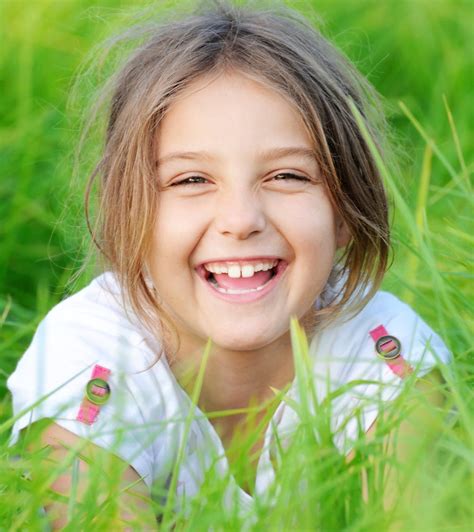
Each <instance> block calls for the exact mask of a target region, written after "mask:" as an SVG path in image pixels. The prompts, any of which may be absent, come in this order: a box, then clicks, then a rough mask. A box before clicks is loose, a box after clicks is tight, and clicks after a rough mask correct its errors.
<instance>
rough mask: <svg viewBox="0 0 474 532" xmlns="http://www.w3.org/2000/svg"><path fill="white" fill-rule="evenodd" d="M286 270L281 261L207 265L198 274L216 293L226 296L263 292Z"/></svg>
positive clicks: (199, 269)
mask: <svg viewBox="0 0 474 532" xmlns="http://www.w3.org/2000/svg"><path fill="white" fill-rule="evenodd" d="M285 268H286V262H285V261H283V260H281V259H269V260H268V259H267V260H261V261H258V260H257V261H252V262H247V261H242V262H237V261H236V262H232V261H230V262H222V263H212V262H211V263H207V264H204V265H202V266H200V267H199V268H198V273H199V274H200V276H201V277H203V278H204V280H205V281H206V282H207V283H208V284H209V285H210V286H211V287H212V288H213V289H214V290H215V291H217V292H219V293H220V294H226V295H239V294H251V293H253V292H260V291H262V290H264V289H265V288H266V287H267V285H269V284H270V283H271V281H272V280H273V279H274V278H275V276H276V275H277V274H278V273H281V272H282V271H283V269H285Z"/></svg>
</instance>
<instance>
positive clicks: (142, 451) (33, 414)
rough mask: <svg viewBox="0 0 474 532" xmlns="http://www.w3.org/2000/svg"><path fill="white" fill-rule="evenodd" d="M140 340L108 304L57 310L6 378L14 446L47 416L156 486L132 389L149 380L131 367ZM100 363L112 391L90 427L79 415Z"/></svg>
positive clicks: (139, 350)
mask: <svg viewBox="0 0 474 532" xmlns="http://www.w3.org/2000/svg"><path fill="white" fill-rule="evenodd" d="M72 297H75V296H72ZM135 340H136V338H135V337H134V336H133V335H131V334H130V333H129V332H127V326H126V324H125V325H124V323H123V322H120V320H117V317H116V315H114V314H113V312H112V313H111V312H110V309H108V310H104V309H103V308H100V307H97V305H96V306H94V305H92V306H91V305H89V306H86V307H84V305H77V304H73V303H70V302H69V301H67V300H66V301H65V302H63V303H60V304H59V305H58V306H57V307H55V308H54V309H53V310H52V311H51V312H50V313H49V314H48V315H47V317H46V318H45V319H44V320H43V322H42V323H41V324H40V326H39V327H38V329H37V331H36V333H35V335H34V338H33V340H32V343H31V345H30V346H29V348H28V349H27V351H26V352H25V353H24V355H23V357H22V358H21V359H20V361H19V363H18V365H17V368H16V370H15V371H14V373H13V374H12V375H11V376H10V378H9V379H8V383H7V385H8V388H9V389H10V391H11V394H12V399H13V413H14V416H15V418H16V420H15V423H14V425H13V429H12V435H11V444H13V443H15V442H16V440H17V439H18V436H19V433H20V431H21V430H22V429H24V428H25V427H27V426H28V425H30V424H32V423H34V422H35V421H37V420H40V419H43V418H49V419H51V420H54V422H55V423H57V424H58V425H60V426H61V427H63V428H65V429H67V430H68V431H70V432H72V433H74V434H75V435H77V436H79V437H81V438H85V439H88V440H90V441H92V442H93V443H94V444H96V445H98V446H99V447H102V448H104V449H106V450H107V451H110V452H112V453H114V454H115V455H117V456H119V457H120V458H121V459H122V460H124V461H125V462H126V463H128V464H130V465H131V466H132V467H133V468H134V469H135V470H136V471H137V473H138V474H139V475H140V476H141V477H142V478H143V479H144V481H145V482H146V483H147V484H148V485H151V482H152V477H153V449H152V440H153V438H152V437H150V434H149V432H144V431H145V430H146V427H147V426H148V431H149V425H147V423H146V420H145V419H144V416H143V412H142V410H141V409H140V407H139V405H138V404H137V401H136V399H135V394H134V389H137V388H141V389H146V387H147V386H148V387H149V386H150V382H149V380H148V379H149V375H147V373H146V372H144V373H140V372H134V371H132V370H131V368H130V360H135V361H136V360H137V359H139V358H141V359H143V357H144V353H143V352H142V347H141V345H140V343H137V342H136V341H135ZM96 364H99V365H101V366H103V367H105V368H107V369H109V370H110V371H111V374H110V377H109V379H108V384H109V386H110V390H111V393H110V397H109V399H108V401H107V402H106V403H105V404H104V405H102V406H101V407H100V412H99V415H98V418H97V420H96V421H95V422H94V423H92V424H91V425H88V424H86V423H84V422H81V421H78V420H77V419H76V417H77V415H78V412H79V408H80V405H81V402H82V400H83V398H84V396H85V390H86V385H87V383H88V381H89V380H90V379H91V376H92V371H93V368H94V366H95V365H96ZM144 427H145V428H144Z"/></svg>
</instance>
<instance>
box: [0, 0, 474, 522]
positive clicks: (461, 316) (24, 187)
mask: <svg viewBox="0 0 474 532" xmlns="http://www.w3.org/2000/svg"><path fill="white" fill-rule="evenodd" d="M132 4H133V7H134V8H136V7H140V6H141V5H145V4H144V3H143V2H138V1H137V2H133V3H132V2H126V1H112V0H108V1H106V0H101V2H94V1H93V0H82V1H79V0H70V1H68V2H65V1H60V0H56V1H47V0H35V1H34V2H30V3H28V4H25V3H24V2H20V1H19V0H18V1H16V0H9V1H5V2H3V4H2V13H1V14H0V17H2V18H1V21H0V24H1V27H0V30H1V32H2V35H4V36H5V38H4V39H3V41H4V43H3V45H2V48H1V50H0V62H1V67H2V78H3V81H4V86H5V89H4V90H3V91H2V98H1V101H0V127H1V129H0V172H1V179H0V200H1V201H0V220H1V222H0V241H1V245H0V360H1V366H0V397H1V401H0V425H1V427H2V429H1V430H0V442H1V443H0V451H1V452H0V493H1V497H2V503H1V504H0V528H2V529H3V528H5V529H8V530H25V529H26V530H40V529H41V530H42V529H43V527H44V526H45V523H46V521H45V518H44V516H43V515H42V513H41V506H42V501H43V500H44V498H45V496H46V494H47V493H48V492H49V488H48V486H49V483H50V480H51V478H52V475H54V474H57V471H55V470H52V469H51V467H50V466H48V463H47V461H46V456H45V455H34V456H32V455H30V454H28V453H26V452H24V450H23V449H22V447H21V444H19V445H18V446H17V447H16V448H13V449H9V448H8V447H7V439H8V431H9V426H11V414H10V412H11V409H10V397H9V396H8V395H7V394H6V388H5V381H6V378H7V376H8V374H9V373H10V372H11V371H12V370H13V368H14V366H15V363H16V361H17V360H18V358H19V356H20V355H21V353H22V352H23V350H24V349H25V347H26V345H27V343H28V341H29V340H30V339H31V336H32V334H33V332H34V330H35V328H36V325H37V324H38V322H39V321H40V319H41V318H42V317H43V316H44V314H45V313H46V312H47V310H48V309H49V308H50V307H51V306H52V305H54V304H55V303H56V302H57V301H59V300H60V299H61V297H63V295H64V293H65V291H66V289H67V288H66V287H67V281H68V279H69V277H70V275H71V273H72V272H73V271H75V270H76V269H77V267H78V261H80V259H81V254H80V253H79V254H78V251H77V249H78V247H79V246H80V244H81V241H82V238H83V236H84V234H85V228H84V223H83V221H82V219H81V214H80V212H81V197H80V193H79V192H78V190H79V189H80V188H81V183H79V184H76V186H75V188H73V189H72V190H71V188H70V185H69V181H70V176H71V172H72V155H71V154H72V151H73V148H74V145H75V142H76V141H77V139H78V136H79V132H78V128H79V122H80V118H81V113H82V109H81V102H82V103H83V101H84V102H85V101H86V99H87V96H88V94H87V90H86V93H85V94H84V100H83V101H82V100H81V99H79V101H78V102H76V105H75V106H73V107H69V108H67V107H66V102H67V100H68V96H69V92H70V89H71V87H72V78H73V75H74V73H75V72H77V69H78V67H79V65H80V64H81V62H82V61H83V58H84V56H85V54H87V53H88V52H89V50H90V49H91V48H92V46H94V45H95V44H96V43H97V41H98V40H100V39H101V38H102V37H105V36H107V35H108V34H110V33H113V32H114V31H115V28H118V27H123V24H124V20H126V19H127V16H128V15H127V13H128V12H129V9H128V8H129V7H130V6H131V5H132ZM166 4H167V5H172V2H166ZM288 4H290V5H295V6H299V7H301V8H302V9H304V10H306V11H307V12H310V11H311V10H312V9H313V8H312V4H311V3H310V2H297V1H294V2H288ZM161 5H163V3H161V4H160V8H161ZM470 8H471V6H470V3H469V2H462V1H456V0H453V1H448V0H444V1H441V0H439V1H436V2H431V1H430V2H429V1H427V0H418V1H416V2H399V1H395V0H386V1H384V2H373V1H370V0H360V1H357V2H356V1H354V2H350V1H344V2H342V1H339V2H338V1H334V0H320V1H318V2H317V3H316V2H315V3H314V10H315V12H316V13H317V14H319V15H321V16H322V18H323V20H324V24H323V26H322V29H323V31H325V32H326V33H327V34H328V35H329V36H330V37H332V38H333V39H334V40H335V41H336V43H337V44H338V45H339V46H340V47H341V48H343V49H344V50H345V51H346V53H347V54H348V55H349V56H350V57H351V58H352V59H353V60H354V61H355V62H356V64H357V65H358V67H359V68H360V69H361V70H362V71H363V72H365V73H366V74H367V75H368V76H369V79H370V80H371V81H372V82H373V83H374V84H375V86H376V87H377V89H378V90H379V92H380V93H381V94H382V95H383V96H384V97H385V98H386V100H387V110H388V112H389V119H390V125H391V126H392V130H393V137H394V140H395V141H396V142H397V144H398V146H399V148H398V155H399V164H400V171H399V172H397V173H396V174H394V173H393V172H392V169H391V168H390V166H387V164H386V161H383V160H381V161H380V166H381V167H382V168H383V169H384V172H383V173H384V177H385V180H386V183H387V186H388V189H389V192H390V195H391V198H392V202H393V204H394V213H395V214H394V232H393V235H394V265H393V267H392V268H391V270H390V272H389V273H388V275H387V277H386V280H385V283H384V287H385V288H386V289H388V290H390V291H392V292H394V293H395V294H396V295H398V296H399V297H401V298H402V299H404V300H405V301H407V302H409V303H410V304H411V305H412V306H413V307H414V308H415V309H416V310H417V311H418V312H419V313H420V314H421V315H422V316H423V318H424V319H425V320H426V321H427V322H428V323H429V324H430V325H431V326H432V327H433V328H434V329H435V330H436V331H437V332H438V333H439V334H440V335H441V336H442V338H443V339H444V340H445V341H446V343H447V344H448V346H449V347H450V349H451V350H452V352H453V355H454V364H453V365H452V369H451V371H446V370H445V371H444V376H445V379H446V381H447V385H446V390H445V393H446V395H447V397H448V407H447V408H449V409H451V410H452V414H451V415H450V416H449V417H448V418H446V419H445V418H444V417H443V423H441V424H440V428H439V438H438V439H437V440H436V441H434V442H431V443H430V442H428V443H427V444H426V446H425V448H424V452H423V453H422V454H421V455H420V456H419V458H418V462H417V463H416V467H414V465H413V464H411V466H410V467H411V469H410V467H407V466H402V465H398V466H397V465H396V467H399V468H400V469H401V470H403V475H405V476H406V477H407V476H408V477H410V476H411V477H412V478H411V480H410V483H413V484H414V485H416V486H417V487H418V494H419V496H418V498H417V499H416V504H414V503H413V502H411V501H410V500H409V499H408V500H406V499H405V498H404V497H403V496H402V495H403V493H404V486H400V506H399V507H397V508H396V510H394V511H393V512H392V513H388V514H387V513H386V512H384V511H383V508H382V490H381V488H380V485H379V484H378V482H380V478H381V476H380V470H381V468H382V466H383V464H384V463H385V462H386V458H385V457H384V453H383V450H382V448H381V445H382V440H383V434H384V433H386V432H387V431H388V430H389V428H394V427H396V426H397V424H398V423H399V422H400V419H392V420H391V421H389V422H388V423H387V424H386V425H382V426H381V428H380V433H379V434H378V435H377V437H376V438H375V440H374V441H371V442H369V441H366V440H365V438H364V435H363V434H361V435H360V439H359V441H358V442H357V444H356V449H357V453H356V457H355V459H354V461H353V462H352V464H351V466H350V467H349V466H348V465H347V464H346V463H345V460H344V457H342V456H340V454H339V453H338V451H337V449H336V448H335V447H334V446H333V445H332V434H331V432H330V430H329V428H328V427H329V423H328V421H329V410H328V406H327V405H319V404H318V401H317V397H315V396H314V395H311V394H309V395H307V394H304V397H307V403H305V402H303V403H302V404H301V405H300V407H299V408H300V410H299V413H300V418H301V421H302V423H301V428H300V429H299V431H300V432H298V434H297V436H296V437H295V438H294V439H293V440H292V441H293V443H291V444H290V445H289V446H288V447H285V446H283V444H282V461H281V464H280V465H279V477H278V483H277V487H276V488H275V490H276V491H275V492H274V493H273V496H274V500H275V501H276V503H275V504H273V505H272V506H270V505H269V501H268V500H263V499H262V500H259V499H257V505H256V509H255V510H254V511H253V512H252V514H251V515H250V516H246V517H245V518H242V516H239V515H238V513H237V510H235V511H233V510H230V511H227V512H224V511H223V510H222V508H223V504H222V494H223V492H224V484H225V482H224V481H223V480H222V479H219V478H217V476H216V475H215V473H213V472H210V474H209V478H207V479H206V482H205V484H204V487H203V490H202V497H200V498H199V499H198V500H196V501H195V503H194V504H193V506H192V507H191V509H190V511H189V513H188V514H187V515H174V514H173V512H172V511H171V507H170V506H168V507H162V506H161V505H160V503H159V502H156V511H157V513H161V514H163V521H164V522H163V524H162V526H163V528H168V527H171V526H173V524H174V525H175V526H176V528H177V529H187V528H189V529H190V530H193V529H206V528H210V527H211V526H212V527H214V529H216V530H218V529H224V528H225V529H231V530H237V529H242V528H244V529H245V528H248V529H255V530H262V529H276V528H278V529H302V528H310V529H318V530H354V531H355V530H364V531H365V530H374V531H375V530H377V531H378V530H385V529H387V528H388V523H389V522H390V521H392V520H393V519H394V518H395V517H397V518H399V519H400V520H401V522H402V527H401V530H427V531H428V530H468V529H469V527H470V526H471V525H472V522H473V513H472V508H471V506H472V469H473V466H474V463H473V453H472V442H473V441H474V415H473V411H474V409H473V393H472V390H473V382H472V375H473V371H472V369H473V364H472V347H471V346H472V333H473V327H472V325H473V324H472V286H473V283H472V277H473V268H472V255H473V237H472V235H473V234H474V227H473V223H472V212H473V204H472V185H471V180H470V176H471V174H472V169H473V163H472V156H471V154H472V147H473V135H472V132H471V127H470V124H472V122H473V120H472V119H473V117H472V113H473V111H472V105H471V103H470V98H471V95H470V80H469V72H472V54H471V55H470V54H468V53H466V46H467V45H468V43H470V46H471V48H472V44H473V40H472V36H471V28H470V26H469V20H470V19H471V18H472V17H471V16H470V14H469V13H470ZM81 83H82V85H81V86H83V87H85V88H87V87H88V81H87V80H82V81H81ZM89 90H92V87H89ZM79 181H82V183H83V182H84V181H85V175H82V176H79ZM78 185H79V186H78ZM80 282H81V283H82V284H84V283H85V282H87V277H84V278H83V279H82V280H81V281H80ZM293 340H294V345H295V362H296V370H297V375H298V381H297V382H298V383H299V385H301V386H302V387H303V388H304V389H305V390H308V389H309V390H311V389H312V388H311V386H310V385H311V383H310V382H308V373H307V372H306V371H305V368H306V366H307V354H306V347H305V339H304V338H303V337H302V335H301V331H299V329H298V327H297V325H296V324H293ZM308 387H309V388H308ZM401 399H403V396H402V398H401ZM283 400H287V399H285V398H284V397H283ZM398 407H399V408H398ZM315 409H316V410H317V412H318V415H317V416H315V415H314V412H315ZM397 411H399V412H400V416H399V418H403V415H405V414H406V412H405V411H404V409H403V404H402V402H401V401H399V402H398V404H397ZM217 414H218V413H217ZM315 434H318V435H319V437H318V438H315ZM76 455H77V452H74V451H72V452H71V454H70V460H69V462H70V464H73V463H74V460H75V457H76ZM15 456H17V458H16V459H14V457H15ZM66 465H67V464H63V467H66ZM239 467H240V468H241V469H242V471H243V472H242V475H243V476H245V468H246V465H245V463H241V464H240V465H239V463H237V464H236V465H235V468H237V469H239ZM363 469H367V470H368V477H369V503H368V504H365V503H364V502H363V501H362V492H361V483H360V473H361V471H362V470H363ZM91 470H92V473H91V474H92V475H93V476H94V478H95V480H96V482H95V484H94V486H95V488H94V489H91V491H90V493H89V494H88V498H87V500H86V502H85V503H83V504H79V503H77V502H74V498H71V500H70V501H69V513H70V516H71V519H72V523H71V528H70V529H71V530H79V529H87V530H102V529H109V530H110V529H113V527H111V525H114V526H115V525H116V527H118V526H119V516H118V512H117V506H116V498H117V497H116V496H117V483H116V482H115V480H116V476H115V475H116V472H117V471H116V469H114V466H113V465H110V464H100V463H99V464H97V465H96V467H95V468H92V469H91ZM376 471H379V473H377V472H376ZM302 478H305V479H307V485H305V484H302V482H301V479H302ZM377 479H378V480H377ZM99 487H102V488H103V489H104V490H105V491H106V492H107V493H110V494H111V496H110V497H109V498H108V499H107V501H105V502H104V501H101V500H100V490H99V489H98V488H99ZM114 494H115V495H114ZM168 504H169V505H170V504H171V503H168Z"/></svg>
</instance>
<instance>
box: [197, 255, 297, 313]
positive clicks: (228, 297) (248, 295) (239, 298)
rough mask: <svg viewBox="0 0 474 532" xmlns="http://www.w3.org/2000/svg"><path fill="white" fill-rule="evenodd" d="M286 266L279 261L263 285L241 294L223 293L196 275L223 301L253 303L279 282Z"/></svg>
mask: <svg viewBox="0 0 474 532" xmlns="http://www.w3.org/2000/svg"><path fill="white" fill-rule="evenodd" d="M287 266H288V264H287V263H286V262H283V261H280V262H279V263H278V265H277V271H276V274H275V275H274V276H273V277H272V278H271V279H270V280H269V281H268V282H267V283H266V284H265V285H264V287H263V288H262V289H261V290H258V291H254V292H244V293H242V294H223V293H222V292H219V291H218V290H216V289H215V288H214V287H213V286H212V284H211V283H210V282H209V281H207V280H206V279H205V278H203V277H202V276H201V275H199V274H198V277H199V278H200V279H201V281H202V282H203V283H204V284H205V285H206V286H207V288H208V290H210V291H211V293H212V294H213V295H214V296H216V297H217V298H219V299H222V300H223V301H229V302H231V303H253V302H254V301H258V300H259V299H262V298H264V297H265V296H266V295H268V294H269V293H270V292H271V291H272V290H273V289H274V288H275V286H276V285H277V284H278V283H279V282H280V279H281V277H282V275H283V274H284V272H285V270H286V268H287Z"/></svg>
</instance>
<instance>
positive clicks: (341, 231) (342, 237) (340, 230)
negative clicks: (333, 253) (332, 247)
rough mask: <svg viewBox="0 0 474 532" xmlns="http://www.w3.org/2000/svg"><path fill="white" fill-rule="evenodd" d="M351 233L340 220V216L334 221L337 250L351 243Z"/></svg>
mask: <svg viewBox="0 0 474 532" xmlns="http://www.w3.org/2000/svg"><path fill="white" fill-rule="evenodd" d="M351 238H352V236H351V232H350V231H349V227H348V226H347V224H346V222H345V221H344V220H343V219H342V217H341V216H338V217H337V220H336V244H337V248H338V249H339V248H343V247H345V246H347V244H349V242H350V241H351Z"/></svg>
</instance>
